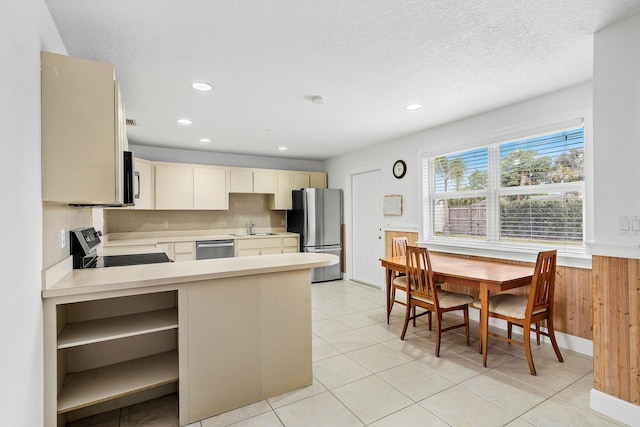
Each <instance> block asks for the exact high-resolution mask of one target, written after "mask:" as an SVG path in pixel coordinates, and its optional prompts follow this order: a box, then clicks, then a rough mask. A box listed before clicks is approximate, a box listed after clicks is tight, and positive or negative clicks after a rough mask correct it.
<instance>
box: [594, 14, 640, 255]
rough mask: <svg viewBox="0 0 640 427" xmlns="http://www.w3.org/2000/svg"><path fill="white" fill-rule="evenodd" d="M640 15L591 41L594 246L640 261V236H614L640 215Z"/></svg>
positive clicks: (601, 253)
mask: <svg viewBox="0 0 640 427" xmlns="http://www.w3.org/2000/svg"><path fill="white" fill-rule="evenodd" d="M639 46H640V15H636V16H634V17H632V18H630V19H627V20H625V21H623V22H621V23H618V24H616V25H612V26H610V27H608V28H605V29H604V30H602V31H599V32H598V33H596V34H595V36H594V49H595V50H594V71H593V102H594V109H593V115H594V134H595V139H596V141H597V144H596V147H595V152H594V154H595V156H594V158H595V163H594V170H595V175H596V177H597V180H596V182H595V186H594V192H595V198H596V200H597V204H596V205H595V215H594V217H595V227H596V231H595V235H594V240H595V243H594V244H593V245H592V252H594V253H597V254H600V255H610V256H623V257H627V258H632V257H633V258H640V249H638V245H639V244H640V236H627V235H620V234H618V216H619V215H639V216H640V167H639V163H640V48H639Z"/></svg>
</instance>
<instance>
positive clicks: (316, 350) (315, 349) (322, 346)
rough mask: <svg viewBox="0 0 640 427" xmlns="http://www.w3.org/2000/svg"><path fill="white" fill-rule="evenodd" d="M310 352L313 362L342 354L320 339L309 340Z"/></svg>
mask: <svg viewBox="0 0 640 427" xmlns="http://www.w3.org/2000/svg"><path fill="white" fill-rule="evenodd" d="M311 351H312V353H311V354H312V361H313V362H316V361H318V360H322V359H326V358H328V357H333V356H337V355H339V354H342V352H341V351H340V350H338V349H337V348H335V347H334V346H332V345H331V344H329V343H328V342H326V341H325V340H323V339H322V338H316V339H313V340H311Z"/></svg>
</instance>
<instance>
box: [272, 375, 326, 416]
mask: <svg viewBox="0 0 640 427" xmlns="http://www.w3.org/2000/svg"><path fill="white" fill-rule="evenodd" d="M325 391H327V389H326V388H325V387H324V386H323V385H322V384H320V383H319V382H318V381H316V380H314V381H313V384H311V385H310V386H308V387H303V388H299V389H298V390H294V391H290V392H289V393H285V394H281V395H280V396H275V397H272V398H270V399H267V401H268V402H269V405H271V407H272V408H274V409H276V408H280V407H282V406H285V405H288V404H290V403H293V402H297V401H299V400H302V399H306V398H307V397H311V396H315V395H316V394H320V393H324V392H325Z"/></svg>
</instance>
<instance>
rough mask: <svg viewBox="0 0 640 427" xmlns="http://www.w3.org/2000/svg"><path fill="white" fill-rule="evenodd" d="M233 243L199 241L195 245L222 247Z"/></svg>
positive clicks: (198, 246) (200, 246)
mask: <svg viewBox="0 0 640 427" xmlns="http://www.w3.org/2000/svg"><path fill="white" fill-rule="evenodd" d="M233 245H234V243H233V242H220V243H210V242H207V243H200V242H196V247H197V248H223V247H227V246H233Z"/></svg>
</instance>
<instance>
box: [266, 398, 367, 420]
mask: <svg viewBox="0 0 640 427" xmlns="http://www.w3.org/2000/svg"><path fill="white" fill-rule="evenodd" d="M275 413H276V414H277V415H278V418H280V420H281V421H282V422H283V423H284V425H285V426H288V427H294V426H301V427H302V426H304V427H328V426H340V427H351V426H354V427H356V426H362V425H363V424H362V422H361V421H360V420H359V419H358V418H357V417H356V416H355V415H353V413H351V411H349V410H348V409H347V408H346V407H345V406H344V405H343V404H342V403H341V402H340V401H339V400H338V399H336V398H335V397H334V396H333V395H332V394H331V393H328V392H326V393H321V394H318V395H315V396H312V397H309V398H308V399H304V400H301V401H298V402H295V403H292V404H290V405H286V406H283V407H281V408H278V409H276V410H275Z"/></svg>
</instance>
